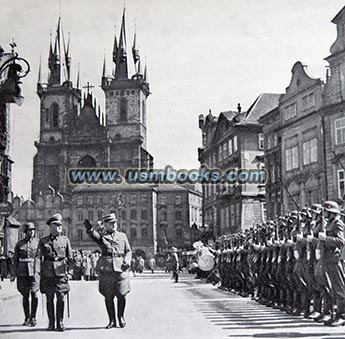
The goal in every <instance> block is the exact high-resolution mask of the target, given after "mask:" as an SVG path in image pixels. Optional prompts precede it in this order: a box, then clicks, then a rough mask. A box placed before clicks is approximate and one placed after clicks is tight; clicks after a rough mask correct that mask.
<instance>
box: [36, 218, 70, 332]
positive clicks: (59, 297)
mask: <svg viewBox="0 0 345 339" xmlns="http://www.w3.org/2000/svg"><path fill="white" fill-rule="evenodd" d="M47 225H49V227H50V234H49V235H48V236H47V237H44V238H42V239H40V242H39V246H38V247H39V256H40V258H41V283H40V289H41V292H42V293H44V294H46V296H47V313H48V319H49V326H48V331H54V330H55V319H56V330H57V331H60V332H63V331H64V330H65V327H64V325H63V316H64V306H65V295H66V294H67V293H68V292H69V290H70V287H69V284H68V275H69V276H71V275H72V271H71V269H70V268H72V267H73V266H72V265H73V255H72V248H71V244H70V241H69V239H68V237H66V236H64V235H62V216H61V214H55V215H53V216H52V217H51V218H50V219H49V220H48V221H47ZM67 272H68V274H67ZM55 295H56V312H55V306H54V297H55Z"/></svg>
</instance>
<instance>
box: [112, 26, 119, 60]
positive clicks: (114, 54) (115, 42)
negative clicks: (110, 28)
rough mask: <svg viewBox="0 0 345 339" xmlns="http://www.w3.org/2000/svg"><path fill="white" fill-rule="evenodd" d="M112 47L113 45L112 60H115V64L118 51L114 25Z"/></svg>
mask: <svg viewBox="0 0 345 339" xmlns="http://www.w3.org/2000/svg"><path fill="white" fill-rule="evenodd" d="M114 35H115V36H114V47H113V61H114V62H115V64H116V61H117V53H118V50H119V48H118V46H117V39H116V26H115V34H114Z"/></svg>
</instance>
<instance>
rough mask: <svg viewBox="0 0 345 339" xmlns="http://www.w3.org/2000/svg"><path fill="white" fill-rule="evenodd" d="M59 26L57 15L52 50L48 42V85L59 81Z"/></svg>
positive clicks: (57, 83) (58, 83)
mask: <svg viewBox="0 0 345 339" xmlns="http://www.w3.org/2000/svg"><path fill="white" fill-rule="evenodd" d="M60 27H61V18H60V17H59V21H58V26H57V30H56V37H55V43H54V51H53V50H52V43H50V51H49V70H50V75H49V79H48V83H49V84H50V85H60V83H61V64H60Z"/></svg>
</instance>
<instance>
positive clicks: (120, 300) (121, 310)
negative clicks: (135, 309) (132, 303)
mask: <svg viewBox="0 0 345 339" xmlns="http://www.w3.org/2000/svg"><path fill="white" fill-rule="evenodd" d="M125 308H126V297H125V296H123V295H121V296H118V297H117V319H118V321H119V325H120V327H125V326H126V321H125V318H124V314H125Z"/></svg>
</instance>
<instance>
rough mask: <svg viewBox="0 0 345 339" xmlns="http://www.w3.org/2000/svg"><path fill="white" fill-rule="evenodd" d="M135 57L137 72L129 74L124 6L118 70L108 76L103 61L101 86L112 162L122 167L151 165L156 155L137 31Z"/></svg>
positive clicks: (116, 50) (116, 53)
mask: <svg viewBox="0 0 345 339" xmlns="http://www.w3.org/2000/svg"><path fill="white" fill-rule="evenodd" d="M132 57H133V63H134V69H135V74H134V75H133V76H132V77H129V75H128V62H129V60H128V59H129V58H128V56H127V38H126V23H125V9H124V11H123V15H122V23H121V30H120V36H119V40H117V38H116V34H115V39H114V48H113V62H114V63H115V71H114V72H113V74H112V76H107V74H106V65H105V62H104V65H103V75H102V89H103V91H104V94H105V100H106V126H107V131H108V132H107V133H108V139H109V141H110V144H109V155H110V157H109V166H110V167H115V168H119V169H120V171H121V172H122V173H123V172H124V171H125V169H126V168H133V167H135V168H151V167H153V157H152V156H151V155H150V154H149V153H148V151H147V150H146V129H147V126H146V100H147V97H148V96H149V94H150V88H149V83H148V80H147V68H146V65H145V70H144V72H143V70H142V62H141V58H140V55H139V49H138V46H137V39H136V32H135V33H134V39H133V46H132Z"/></svg>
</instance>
